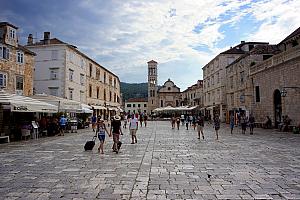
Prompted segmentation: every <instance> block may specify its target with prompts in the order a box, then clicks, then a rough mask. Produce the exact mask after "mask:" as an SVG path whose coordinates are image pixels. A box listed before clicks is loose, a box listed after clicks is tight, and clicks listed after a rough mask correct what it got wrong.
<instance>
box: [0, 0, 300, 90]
mask: <svg viewBox="0 0 300 200" xmlns="http://www.w3.org/2000/svg"><path fill="white" fill-rule="evenodd" d="M0 3H1V12H0V21H8V22H10V23H12V24H14V25H16V26H18V27H19V36H20V41H21V43H23V44H25V42H26V38H27V36H28V34H29V33H32V34H33V35H34V37H37V38H38V39H42V36H43V32H44V31H50V32H51V37H56V38H58V39H60V40H63V41H65V42H68V43H70V44H73V45H75V46H77V47H78V48H79V49H80V50H81V51H82V52H84V53H86V54H87V55H88V56H89V57H91V58H93V59H94V60H96V61H97V62H98V63H99V64H101V65H102V66H104V67H106V68H108V69H109V70H111V71H113V72H114V73H115V74H117V75H118V76H119V77H120V80H121V81H124V82H131V83H134V82H146V81H147V61H149V60H152V59H153V60H156V61H157V62H158V64H159V65H158V72H159V77H158V83H159V84H163V83H164V82H165V81H166V80H167V79H168V78H171V79H172V80H173V81H174V82H175V84H176V85H177V86H178V87H180V88H181V90H184V89H186V87H188V86H190V85H192V84H194V83H196V81H197V80H198V79H202V67H203V66H204V65H205V64H206V63H208V62H209V61H210V60H211V59H212V58H214V57H215V56H216V55H217V54H218V53H220V52H222V51H224V50H226V49H227V48H229V47H230V46H234V45H237V44H238V43H240V41H242V40H244V41H264V42H270V43H272V44H276V43H279V42H280V41H281V40H282V39H284V38H285V37H286V36H287V35H288V34H290V33H291V32H292V31H294V30H295V29H297V28H298V27H299V26H300V20H299V14H298V12H299V10H300V0H252V1H251V0H173V1H172V0H111V1H110V0H63V1H62V0H43V1H40V0H26V1H25V0H9V1H8V0H0Z"/></svg>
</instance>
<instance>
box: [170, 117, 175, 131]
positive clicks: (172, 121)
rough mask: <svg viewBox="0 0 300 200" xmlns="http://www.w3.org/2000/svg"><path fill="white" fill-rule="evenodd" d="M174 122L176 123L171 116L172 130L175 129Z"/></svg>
mask: <svg viewBox="0 0 300 200" xmlns="http://www.w3.org/2000/svg"><path fill="white" fill-rule="evenodd" d="M175 122H176V119H175V117H174V116H172V118H171V125H172V129H174V128H175Z"/></svg>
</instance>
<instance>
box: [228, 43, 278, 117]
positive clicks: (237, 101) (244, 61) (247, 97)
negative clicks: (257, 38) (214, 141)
mask: <svg viewBox="0 0 300 200" xmlns="http://www.w3.org/2000/svg"><path fill="white" fill-rule="evenodd" d="M278 52H279V49H278V47H277V45H269V44H261V45H257V46H255V47H254V48H253V49H252V50H251V51H250V52H247V53H245V54H244V55H242V56H241V57H239V58H238V59H237V60H235V61H234V62H233V63H231V64H230V65H228V66H227V67H226V79H225V80H226V84H225V88H226V100H227V108H228V109H227V118H226V119H227V122H228V121H229V116H230V115H231V114H233V115H234V116H236V114H237V113H238V112H244V113H246V115H247V116H249V113H251V112H252V102H253V97H254V96H253V92H252V91H253V88H252V84H251V79H250V76H249V71H250V66H252V65H255V64H258V63H260V62H263V61H264V60H266V59H268V58H270V57H272V56H273V55H274V54H276V53H278Z"/></svg>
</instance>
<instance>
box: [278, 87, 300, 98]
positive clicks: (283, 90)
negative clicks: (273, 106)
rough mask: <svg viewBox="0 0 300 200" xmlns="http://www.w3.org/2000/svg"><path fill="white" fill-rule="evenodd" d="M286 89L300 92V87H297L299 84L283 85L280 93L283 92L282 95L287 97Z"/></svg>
mask: <svg viewBox="0 0 300 200" xmlns="http://www.w3.org/2000/svg"><path fill="white" fill-rule="evenodd" d="M286 89H295V90H299V92H300V87H297V86H286V87H282V89H281V92H280V94H281V96H282V97H286V95H287V91H286Z"/></svg>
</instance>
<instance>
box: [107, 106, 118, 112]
mask: <svg viewBox="0 0 300 200" xmlns="http://www.w3.org/2000/svg"><path fill="white" fill-rule="evenodd" d="M108 110H110V111H116V112H117V111H118V108H113V107H108Z"/></svg>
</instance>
